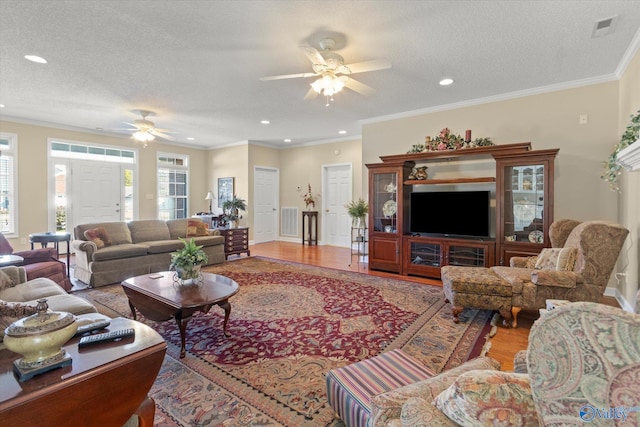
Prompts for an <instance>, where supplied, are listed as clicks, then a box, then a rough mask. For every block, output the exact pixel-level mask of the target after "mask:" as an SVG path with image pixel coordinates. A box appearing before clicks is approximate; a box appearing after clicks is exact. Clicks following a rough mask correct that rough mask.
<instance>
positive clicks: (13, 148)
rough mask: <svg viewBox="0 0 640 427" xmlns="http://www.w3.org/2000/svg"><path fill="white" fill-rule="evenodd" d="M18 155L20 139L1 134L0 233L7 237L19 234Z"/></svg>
mask: <svg viewBox="0 0 640 427" xmlns="http://www.w3.org/2000/svg"><path fill="white" fill-rule="evenodd" d="M17 155H18V137H17V136H16V135H14V134H11V133H4V132H0V232H2V233H3V234H6V235H15V234H17V233H18V230H17V220H18V212H17V207H18V200H17V195H18V189H17V182H18V180H17V179H16V167H15V165H16V164H17Z"/></svg>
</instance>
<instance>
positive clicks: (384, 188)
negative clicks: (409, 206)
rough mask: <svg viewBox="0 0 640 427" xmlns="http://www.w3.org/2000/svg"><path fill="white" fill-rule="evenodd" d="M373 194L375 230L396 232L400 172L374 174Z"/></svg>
mask: <svg viewBox="0 0 640 427" xmlns="http://www.w3.org/2000/svg"><path fill="white" fill-rule="evenodd" d="M373 196H374V200H373V206H372V207H373V212H372V214H373V230H374V231H379V232H383V233H396V232H397V216H396V215H397V207H398V206H397V199H398V174H397V173H377V174H375V175H374V176H373Z"/></svg>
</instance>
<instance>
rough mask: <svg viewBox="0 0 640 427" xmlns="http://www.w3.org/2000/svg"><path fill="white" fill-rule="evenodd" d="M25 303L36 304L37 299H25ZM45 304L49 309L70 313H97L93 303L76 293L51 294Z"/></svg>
mask: <svg viewBox="0 0 640 427" xmlns="http://www.w3.org/2000/svg"><path fill="white" fill-rule="evenodd" d="M25 304H28V305H33V306H34V307H35V306H36V305H37V304H38V301H37V300H32V301H26V302H25ZM47 305H48V306H49V310H51V311H66V312H69V313H71V314H87V313H97V312H98V310H97V309H96V308H95V306H94V305H93V304H91V303H90V302H89V301H87V300H86V299H84V298H81V297H79V296H76V295H69V294H64V295H52V296H50V297H47Z"/></svg>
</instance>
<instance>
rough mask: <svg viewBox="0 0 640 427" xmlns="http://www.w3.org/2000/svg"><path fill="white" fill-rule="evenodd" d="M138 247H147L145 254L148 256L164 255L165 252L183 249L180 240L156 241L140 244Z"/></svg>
mask: <svg viewBox="0 0 640 427" xmlns="http://www.w3.org/2000/svg"><path fill="white" fill-rule="evenodd" d="M139 244H140V245H145V246H146V247H147V253H150V254H164V253H167V252H174V251H177V250H178V249H182V248H183V247H184V243H182V242H181V241H180V240H156V241H150V242H140V243H139Z"/></svg>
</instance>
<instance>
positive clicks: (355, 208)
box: [345, 198, 369, 228]
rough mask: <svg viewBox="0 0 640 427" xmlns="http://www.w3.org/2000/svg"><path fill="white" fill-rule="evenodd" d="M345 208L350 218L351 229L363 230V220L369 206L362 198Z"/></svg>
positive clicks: (351, 202)
mask: <svg viewBox="0 0 640 427" xmlns="http://www.w3.org/2000/svg"><path fill="white" fill-rule="evenodd" d="M345 207H346V208H347V213H348V214H349V216H350V217H351V220H352V224H353V227H354V228H364V227H365V221H364V219H365V217H366V216H367V212H369V205H368V204H367V202H366V201H365V200H364V199H363V198H359V199H358V200H352V201H350V202H349V203H347V205H346V206H345Z"/></svg>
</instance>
